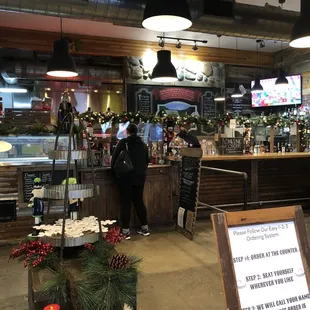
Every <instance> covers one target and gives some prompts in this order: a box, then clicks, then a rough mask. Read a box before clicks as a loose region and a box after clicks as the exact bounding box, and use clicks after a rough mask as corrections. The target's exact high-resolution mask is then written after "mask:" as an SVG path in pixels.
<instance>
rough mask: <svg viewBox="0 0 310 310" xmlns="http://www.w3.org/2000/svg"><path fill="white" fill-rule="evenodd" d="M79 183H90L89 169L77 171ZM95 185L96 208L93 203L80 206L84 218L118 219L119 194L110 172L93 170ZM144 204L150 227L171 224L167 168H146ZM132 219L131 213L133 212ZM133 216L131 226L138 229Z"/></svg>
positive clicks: (170, 193) (170, 183)
mask: <svg viewBox="0 0 310 310" xmlns="http://www.w3.org/2000/svg"><path fill="white" fill-rule="evenodd" d="M80 177H81V183H83V184H85V183H92V173H91V171H90V169H83V170H81V171H80ZM96 183H97V185H99V186H100V196H99V205H96V204H95V200H94V199H88V200H85V201H84V202H83V203H82V214H83V215H84V216H88V215H96V216H100V217H101V218H103V219H119V192H118V188H117V185H116V182H115V178H114V176H113V174H112V172H111V170H110V169H97V170H96ZM144 201H145V204H146V208H147V211H148V221H149V224H150V225H156V224H165V223H172V221H173V206H172V180H171V174H170V166H168V165H165V166H164V165H163V166H150V167H149V168H148V174H147V179H146V183H145V189H144ZM133 215H134V212H133ZM138 225H139V221H138V219H137V218H136V216H132V226H138Z"/></svg>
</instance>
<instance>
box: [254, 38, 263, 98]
mask: <svg viewBox="0 0 310 310" xmlns="http://www.w3.org/2000/svg"><path fill="white" fill-rule="evenodd" d="M260 43H261V40H257V41H256V51H257V69H256V77H255V83H254V85H253V87H252V89H251V93H252V94H260V93H263V92H264V88H263V86H262V84H261V83H260V78H259V76H258V69H259V52H258V46H259V44H260Z"/></svg>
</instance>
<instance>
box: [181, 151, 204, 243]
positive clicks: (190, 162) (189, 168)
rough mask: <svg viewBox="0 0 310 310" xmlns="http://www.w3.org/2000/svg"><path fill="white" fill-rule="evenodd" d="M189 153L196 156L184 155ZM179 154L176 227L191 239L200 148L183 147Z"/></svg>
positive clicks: (196, 197)
mask: <svg viewBox="0 0 310 310" xmlns="http://www.w3.org/2000/svg"><path fill="white" fill-rule="evenodd" d="M182 151H183V155H182ZM184 153H185V154H184ZM191 153H192V154H193V155H194V154H198V156H186V155H191ZM181 155H182V163H181V172H180V189H179V204H178V219H177V229H178V230H179V231H180V232H181V233H183V234H184V235H185V236H186V237H188V238H189V239H193V234H194V224H195V221H196V209H197V202H198V192H199V177H200V167H201V155H202V152H201V149H196V150H195V149H183V150H181Z"/></svg>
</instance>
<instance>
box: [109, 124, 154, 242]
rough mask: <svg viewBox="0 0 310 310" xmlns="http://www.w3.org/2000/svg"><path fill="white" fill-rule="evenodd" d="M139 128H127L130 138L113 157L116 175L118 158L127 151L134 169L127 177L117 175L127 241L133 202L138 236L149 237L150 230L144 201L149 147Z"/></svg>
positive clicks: (124, 140) (131, 125)
mask: <svg viewBox="0 0 310 310" xmlns="http://www.w3.org/2000/svg"><path fill="white" fill-rule="evenodd" d="M137 133H138V128H137V126H136V125H135V124H130V125H129V126H128V128H127V135H128V137H127V138H125V139H122V140H121V141H120V142H119V143H118V145H117V146H116V149H115V151H114V152H113V155H112V162H111V167H112V171H113V172H114V173H115V172H116V171H115V169H114V168H115V164H116V162H117V158H118V157H119V156H120V154H121V153H122V151H125V152H126V151H127V152H128V155H129V158H130V161H131V164H132V169H131V171H130V172H128V173H127V174H126V175H122V176H120V175H118V174H117V173H115V174H116V180H117V183H118V186H119V194H120V217H121V224H122V234H123V235H124V236H125V237H126V239H127V240H129V239H130V229H129V223H130V216H131V201H132V202H133V205H134V208H135V210H136V213H137V216H138V218H139V220H140V223H141V229H139V230H138V234H140V235H143V236H149V235H150V233H149V228H148V222H147V211H146V207H145V204H144V201H143V191H144V183H145V179H146V172H147V167H148V163H149V158H148V148H147V145H146V144H145V143H144V142H143V141H142V139H141V138H140V137H138V135H137Z"/></svg>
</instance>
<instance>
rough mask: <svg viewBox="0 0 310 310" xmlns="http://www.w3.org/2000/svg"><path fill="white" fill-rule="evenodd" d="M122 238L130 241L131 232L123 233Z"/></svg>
mask: <svg viewBox="0 0 310 310" xmlns="http://www.w3.org/2000/svg"><path fill="white" fill-rule="evenodd" d="M122 236H123V237H124V239H125V240H130V239H131V236H130V232H127V233H123V232H122Z"/></svg>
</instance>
